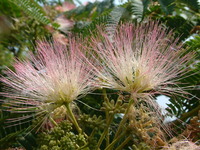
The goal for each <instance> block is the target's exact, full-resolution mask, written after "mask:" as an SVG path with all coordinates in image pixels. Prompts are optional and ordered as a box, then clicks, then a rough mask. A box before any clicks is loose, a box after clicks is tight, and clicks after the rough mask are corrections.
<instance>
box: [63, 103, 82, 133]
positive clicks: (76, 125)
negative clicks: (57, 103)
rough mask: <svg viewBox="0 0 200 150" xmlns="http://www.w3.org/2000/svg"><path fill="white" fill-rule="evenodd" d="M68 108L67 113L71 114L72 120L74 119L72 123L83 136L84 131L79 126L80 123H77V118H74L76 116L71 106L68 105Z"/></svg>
mask: <svg viewBox="0 0 200 150" xmlns="http://www.w3.org/2000/svg"><path fill="white" fill-rule="evenodd" d="M65 106H66V108H67V111H68V113H69V116H70V117H71V119H72V121H73V124H74V126H75V127H76V129H77V131H78V132H79V133H80V134H82V129H81V128H80V127H79V125H78V123H77V121H76V118H75V117H74V114H73V113H72V111H71V108H70V106H69V103H66V105H65Z"/></svg>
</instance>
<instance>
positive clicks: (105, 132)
mask: <svg viewBox="0 0 200 150" xmlns="http://www.w3.org/2000/svg"><path fill="white" fill-rule="evenodd" d="M113 117H114V116H113V114H112V116H110V117H109V120H108V122H107V126H106V128H105V129H104V131H103V133H102V134H101V137H100V139H99V141H98V144H97V148H99V147H100V146H101V143H102V142H103V140H104V138H105V137H106V136H108V132H109V127H110V124H111V122H112V120H113Z"/></svg>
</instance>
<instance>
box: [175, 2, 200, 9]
mask: <svg viewBox="0 0 200 150" xmlns="http://www.w3.org/2000/svg"><path fill="white" fill-rule="evenodd" d="M177 1H178V2H182V3H184V4H187V5H188V7H189V8H191V9H192V10H194V11H196V12H199V9H200V2H199V1H198V0H177Z"/></svg>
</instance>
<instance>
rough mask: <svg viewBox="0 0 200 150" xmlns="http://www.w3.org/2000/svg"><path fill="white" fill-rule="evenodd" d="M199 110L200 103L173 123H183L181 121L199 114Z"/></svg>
mask: <svg viewBox="0 0 200 150" xmlns="http://www.w3.org/2000/svg"><path fill="white" fill-rule="evenodd" d="M199 110H200V105H199V106H197V107H196V108H194V109H192V110H191V111H189V112H186V113H183V114H182V115H181V117H180V118H179V119H176V120H174V121H173V122H172V125H173V124H175V125H179V124H180V123H181V121H185V120H186V119H187V118H189V117H192V116H194V115H197V114H198V112H199Z"/></svg>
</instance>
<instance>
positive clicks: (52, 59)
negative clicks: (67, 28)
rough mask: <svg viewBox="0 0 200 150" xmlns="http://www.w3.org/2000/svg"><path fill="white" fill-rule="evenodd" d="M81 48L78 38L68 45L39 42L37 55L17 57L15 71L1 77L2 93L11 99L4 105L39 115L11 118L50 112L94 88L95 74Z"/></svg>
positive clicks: (49, 113)
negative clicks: (21, 59) (25, 58)
mask: <svg viewBox="0 0 200 150" xmlns="http://www.w3.org/2000/svg"><path fill="white" fill-rule="evenodd" d="M80 48H81V44H77V42H75V39H71V40H70V41H69V45H68V47H67V48H66V46H64V45H62V44H60V43H59V42H56V41H54V42H53V43H48V42H38V45H37V49H38V55H37V56H35V55H33V54H30V58H29V59H28V60H23V61H19V60H16V62H15V64H14V69H15V71H12V70H10V69H8V70H7V71H6V72H5V74H6V75H7V76H6V77H1V78H0V80H1V82H3V83H4V84H5V89H4V92H2V93H0V94H1V95H3V96H4V97H7V98H8V100H5V101H4V102H5V104H4V105H6V106H7V107H8V108H7V110H8V111H11V112H17V113H25V112H28V113H30V112H36V114H32V115H28V116H26V117H22V118H16V119H13V120H12V121H21V120H23V119H25V118H28V117H33V115H38V116H44V114H45V115H46V116H48V115H51V113H55V112H53V111H54V110H55V109H56V108H59V107H62V105H65V104H66V103H67V104H69V103H71V102H72V101H74V100H76V99H79V98H80V97H81V96H84V95H86V94H87V93H88V92H90V91H91V90H93V78H94V74H93V73H92V72H91V68H89V65H87V64H85V63H83V61H81V55H82V54H80ZM43 119H44V120H45V118H43Z"/></svg>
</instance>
